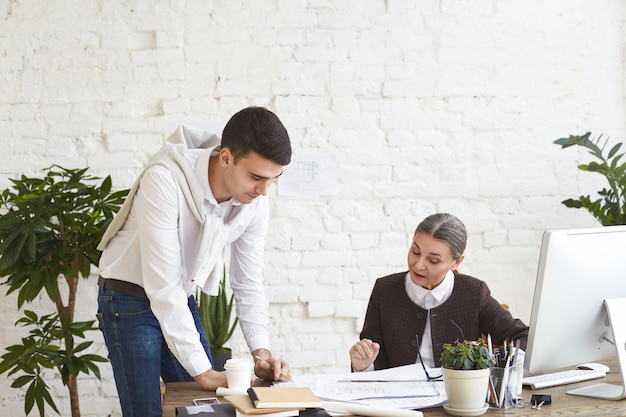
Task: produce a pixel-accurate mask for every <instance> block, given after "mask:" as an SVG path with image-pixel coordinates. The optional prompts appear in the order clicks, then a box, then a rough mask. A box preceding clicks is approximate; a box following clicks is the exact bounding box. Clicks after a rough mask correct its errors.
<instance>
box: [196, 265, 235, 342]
mask: <svg viewBox="0 0 626 417" xmlns="http://www.w3.org/2000/svg"><path fill="white" fill-rule="evenodd" d="M196 299H197V300H198V313H199V314H200V321H201V322H202V327H204V331H205V332H206V335H207V339H208V340H209V345H210V348H211V353H212V354H220V353H226V352H227V351H228V350H229V349H228V348H226V347H224V345H225V344H226V342H228V340H230V338H231V337H232V335H233V333H234V331H235V328H236V327H237V323H238V322H239V318H238V317H235V319H234V320H232V323H231V316H232V312H233V307H234V305H235V296H234V294H231V295H230V298H229V297H228V295H227V294H226V270H224V276H223V278H222V280H221V281H220V287H219V291H218V293H217V295H208V294H205V293H203V292H202V291H200V290H199V289H198V290H197V291H196Z"/></svg>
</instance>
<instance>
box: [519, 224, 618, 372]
mask: <svg viewBox="0 0 626 417" xmlns="http://www.w3.org/2000/svg"><path fill="white" fill-rule="evenodd" d="M618 297H626V226H606V227H594V228H579V229H562V230H547V231H546V232H545V233H544V235H543V240H542V243H541V252H540V257H539V267H538V270H537V281H536V284H535V292H534V299H533V305H532V310H531V316H530V331H529V335H528V345H527V347H526V354H525V359H524V369H525V370H526V371H528V372H530V373H542V372H546V371H553V370H556V369H558V368H566V367H574V366H577V365H579V364H582V363H586V362H594V361H598V360H601V359H605V358H608V357H614V356H615V355H616V348H615V346H614V345H613V344H612V343H611V342H609V341H608V340H607V339H609V340H612V338H613V333H612V330H611V327H610V323H609V320H608V317H607V312H606V309H605V307H604V300H605V299H612V298H618ZM625 319H626V318H625Z"/></svg>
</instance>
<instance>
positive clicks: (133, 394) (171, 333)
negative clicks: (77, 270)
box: [98, 107, 291, 417]
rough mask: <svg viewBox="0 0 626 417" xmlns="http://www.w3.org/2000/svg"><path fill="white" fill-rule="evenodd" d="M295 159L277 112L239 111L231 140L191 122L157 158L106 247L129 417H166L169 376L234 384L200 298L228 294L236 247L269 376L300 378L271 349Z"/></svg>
mask: <svg viewBox="0 0 626 417" xmlns="http://www.w3.org/2000/svg"><path fill="white" fill-rule="evenodd" d="M290 161H291V144H290V140H289V135H288V133H287V130H286V129H285V127H284V126H283V124H282V123H281V121H280V120H279V119H278V117H277V116H276V115H275V114H274V113H272V112H271V111H269V110H267V109H264V108H261V107H249V108H246V109H243V110H241V111H239V112H238V113H236V114H235V115H233V116H232V117H231V119H230V120H229V121H228V123H227V124H226V126H225V127H224V131H223V134H222V139H221V143H220V139H219V138H218V137H217V136H216V135H214V134H212V133H208V132H204V131H201V130H197V129H194V128H191V127H189V126H186V125H181V126H180V127H179V128H178V129H177V130H176V131H175V132H174V133H173V134H172V135H171V136H170V137H169V138H168V139H167V142H166V144H165V145H164V147H163V148H162V149H161V150H160V151H159V152H158V153H157V154H155V155H154V156H153V157H152V158H150V160H149V162H148V164H147V166H146V167H145V168H144V170H143V171H142V172H141V174H140V175H139V178H138V179H137V180H136V181H135V183H134V184H133V186H132V188H131V190H130V193H129V195H128V197H127V199H126V202H125V203H124V205H123V206H122V208H121V209H120V211H119V213H118V214H117V215H116V217H115V218H114V220H113V222H112V223H111V225H110V226H109V228H108V229H107V231H106V233H105V235H104V236H103V238H102V241H101V242H100V246H99V247H98V249H100V250H102V251H103V253H102V257H101V259H100V265H99V269H100V273H101V277H100V279H99V280H98V284H99V286H100V289H99V292H98V320H99V326H100V330H101V331H102V332H103V334H104V340H105V343H106V345H107V348H108V351H109V359H110V361H111V365H112V367H113V374H114V376H115V383H116V385H117V391H118V394H119V398H120V402H121V406H122V413H123V415H124V417H152V416H155V417H156V416H158V417H160V416H161V391H160V382H159V377H162V378H163V381H165V382H172V381H192V380H194V379H195V380H196V381H197V382H198V383H199V384H200V385H201V386H202V388H204V389H206V390H209V391H214V390H215V389H216V388H217V387H218V386H227V383H226V375H225V372H218V371H215V370H214V369H212V365H211V361H212V358H211V354H210V351H209V345H208V342H207V339H206V335H205V333H204V330H203V329H202V326H201V324H200V319H199V316H198V312H197V308H196V304H195V300H194V297H193V295H192V294H194V292H195V288H196V286H198V287H200V288H201V289H202V291H204V292H206V293H208V294H217V290H218V287H219V282H220V279H221V277H222V276H223V272H224V264H223V256H224V249H225V247H226V246H227V245H230V268H229V278H230V285H231V288H232V290H233V293H234V295H235V300H236V309H237V316H238V317H239V322H240V324H241V328H242V331H243V334H244V337H245V339H246V342H247V344H248V347H249V349H250V351H251V352H252V355H253V356H254V357H258V358H261V359H263V360H255V366H254V372H255V374H256V375H257V376H259V377H261V378H265V379H274V380H279V379H280V378H281V372H282V373H284V374H286V375H289V373H290V369H289V365H288V364H287V362H285V361H284V360H281V359H279V358H275V357H273V356H272V354H271V352H270V350H269V346H270V343H269V319H268V301H267V298H266V297H265V293H264V290H263V279H262V268H263V251H264V242H265V235H266V234H267V228H268V219H269V201H268V198H267V197H266V195H267V189H268V187H269V186H270V184H271V183H272V182H274V180H276V178H278V177H279V176H280V175H281V174H282V172H283V168H284V166H285V165H288V164H289V162H290Z"/></svg>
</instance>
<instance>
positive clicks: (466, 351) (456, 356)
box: [440, 338, 496, 370]
mask: <svg viewBox="0 0 626 417" xmlns="http://www.w3.org/2000/svg"><path fill="white" fill-rule="evenodd" d="M440 361H441V366H442V367H444V368H448V369H458V370H473V369H485V368H493V366H494V365H495V364H496V361H495V358H494V357H493V355H491V354H490V353H489V348H488V347H487V345H486V344H485V341H484V340H483V339H482V338H480V339H478V340H464V341H462V342H461V341H459V340H456V341H455V342H454V343H444V344H443V352H442V353H441V357H440Z"/></svg>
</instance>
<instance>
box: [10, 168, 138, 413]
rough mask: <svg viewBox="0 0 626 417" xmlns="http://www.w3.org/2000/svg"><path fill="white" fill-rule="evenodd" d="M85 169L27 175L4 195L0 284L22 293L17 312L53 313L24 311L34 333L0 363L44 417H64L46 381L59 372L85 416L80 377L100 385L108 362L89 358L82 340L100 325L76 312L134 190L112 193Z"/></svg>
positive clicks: (26, 408)
mask: <svg viewBox="0 0 626 417" xmlns="http://www.w3.org/2000/svg"><path fill="white" fill-rule="evenodd" d="M86 171H87V168H85V169H67V168H63V167H61V166H58V165H53V166H51V167H49V168H46V169H44V172H45V175H44V176H43V177H41V178H33V177H27V176H25V175H22V176H21V177H20V178H17V179H11V180H10V181H11V182H12V184H13V185H12V186H11V187H10V188H7V189H5V190H3V191H2V194H1V195H0V213H2V214H1V215H0V277H4V278H5V279H6V280H5V281H4V282H2V284H4V285H6V286H8V289H7V295H8V294H11V293H17V307H18V309H22V307H24V305H25V304H26V303H30V302H32V301H33V300H35V299H40V298H42V297H43V298H45V297H47V298H48V299H49V300H50V301H51V302H52V305H53V306H54V310H55V311H54V312H53V313H50V314H43V315H41V316H39V315H38V314H37V313H35V312H34V311H31V310H24V311H23V315H22V317H21V318H20V319H19V320H17V322H16V325H19V326H24V327H26V328H29V329H30V330H29V332H28V336H25V337H23V338H22V339H21V343H19V344H15V345H12V346H8V347H6V348H5V350H6V351H5V353H4V354H3V355H2V357H1V360H0V374H2V373H7V374H8V375H9V376H13V375H16V376H17V377H16V379H15V380H14V381H13V383H12V385H11V386H12V387H14V388H22V387H27V389H26V394H25V402H24V411H25V413H26V414H28V413H29V412H30V411H31V409H32V408H33V406H34V405H35V404H36V406H37V409H38V411H39V415H40V416H43V415H44V413H45V404H46V403H47V404H48V405H49V406H50V407H51V408H52V409H53V410H54V411H56V412H57V413H59V410H58V409H57V406H56V404H55V402H54V400H53V398H52V395H51V388H50V387H49V386H48V384H47V383H46V381H45V371H46V370H49V369H51V370H56V371H58V372H59V374H60V375H61V379H62V382H63V384H64V385H66V386H67V388H68V390H69V396H70V407H71V413H72V417H79V416H80V407H79V395H78V385H77V377H78V375H79V374H80V373H85V374H90V373H91V374H93V375H95V376H96V377H97V378H98V379H100V371H99V369H98V365H97V363H98V362H105V361H106V358H103V357H101V356H99V355H95V354H89V353H86V352H85V350H86V349H87V348H88V347H89V346H90V345H91V344H92V341H86V340H81V339H84V338H85V333H86V332H87V331H90V330H97V328H96V327H94V321H93V320H91V321H76V320H75V319H74V310H75V305H76V295H77V289H78V282H79V279H80V278H81V277H82V278H87V277H89V275H90V272H91V266H92V265H97V264H98V260H99V258H100V252H99V251H98V250H97V249H96V246H97V245H98V242H99V241H100V239H101V237H102V234H103V232H104V230H105V229H106V227H107V226H108V224H109V222H110V221H111V219H112V218H113V215H114V213H115V212H117V210H119V207H120V205H121V204H122V202H123V199H124V196H125V195H126V194H127V192H128V190H122V191H117V192H112V191H111V189H112V184H111V178H110V177H108V176H107V177H106V178H105V179H104V180H103V181H102V182H101V183H100V184H97V183H95V181H96V180H99V179H100V178H98V177H93V176H89V175H87V174H86Z"/></svg>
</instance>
